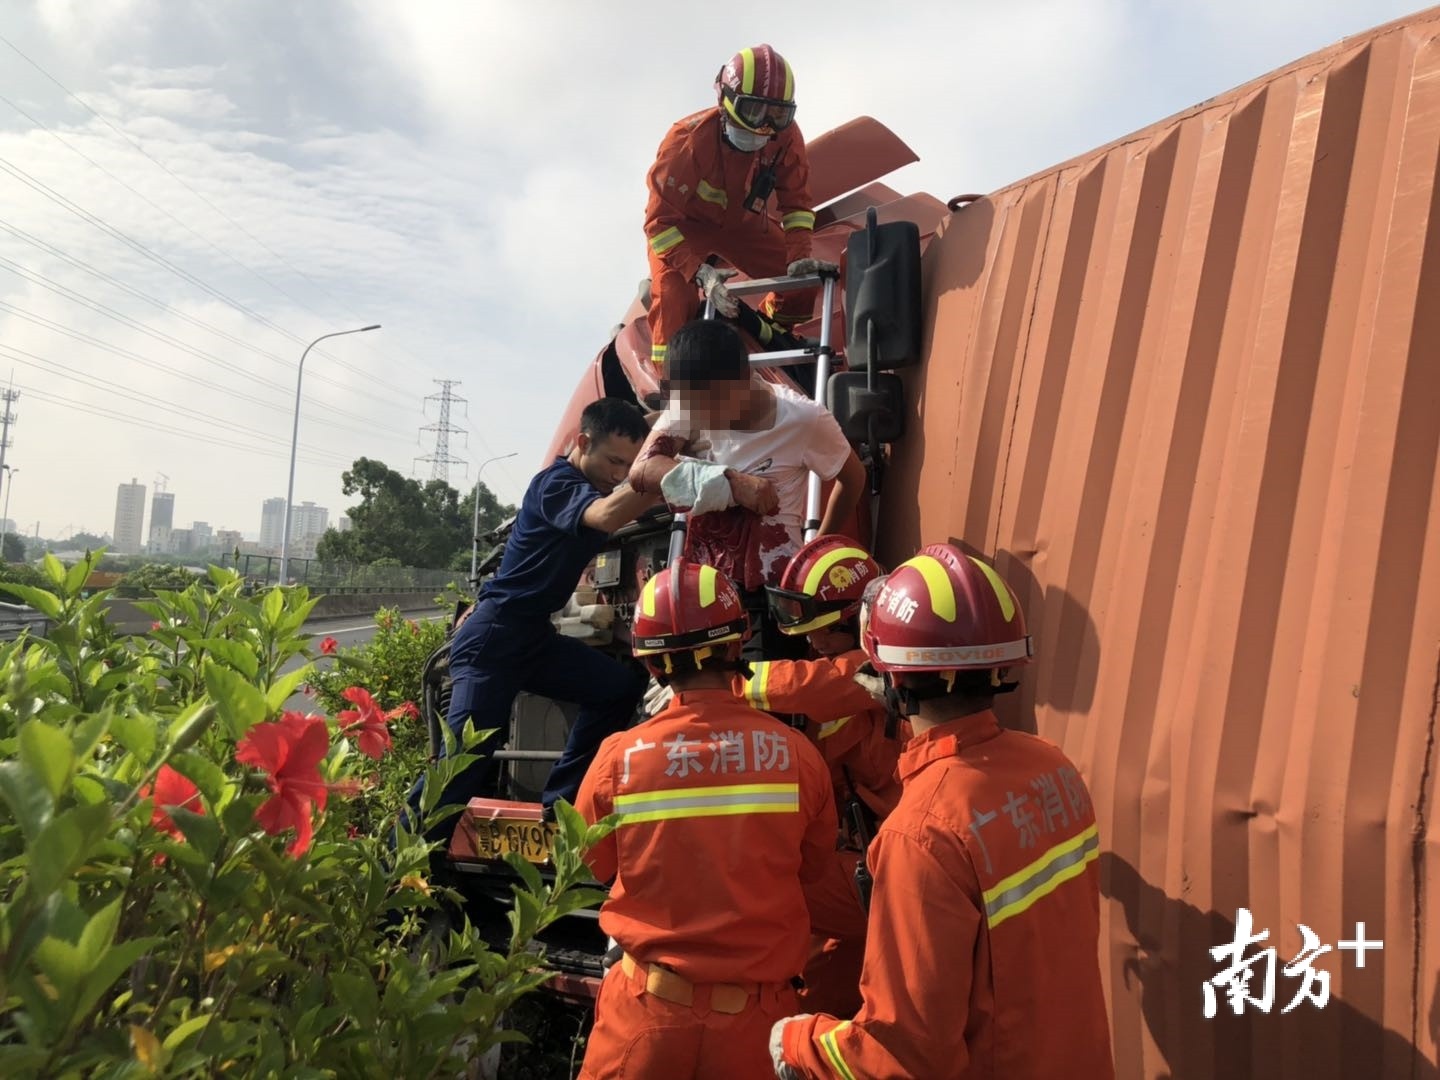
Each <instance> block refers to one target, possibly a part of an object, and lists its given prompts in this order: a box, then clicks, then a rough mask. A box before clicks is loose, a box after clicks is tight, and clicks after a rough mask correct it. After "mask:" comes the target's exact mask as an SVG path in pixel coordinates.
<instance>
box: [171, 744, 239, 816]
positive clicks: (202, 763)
mask: <svg viewBox="0 0 1440 1080" xmlns="http://www.w3.org/2000/svg"><path fill="white" fill-rule="evenodd" d="M170 767H171V768H172V769H174V770H175V771H176V772H178V773H179V774H180V775H181V776H183V777H185V778H186V779H188V780H189V781H190V782H191V783H193V784H194V785H195V786H196V787H197V788H199V789H200V794H202V795H204V796H205V801H206V802H208V803H209V804H210V805H211V806H223V805H224V804H225V796H226V794H227V790H228V788H229V783H230V781H229V778H228V777H227V776H226V775H225V770H223V769H222V768H220V766H219V765H216V764H215V763H214V762H213V761H211V760H210V759H209V758H207V757H202V756H201V755H199V754H196V753H193V752H191V751H188V750H187V751H183V752H181V753H179V754H173V755H171V757H170Z"/></svg>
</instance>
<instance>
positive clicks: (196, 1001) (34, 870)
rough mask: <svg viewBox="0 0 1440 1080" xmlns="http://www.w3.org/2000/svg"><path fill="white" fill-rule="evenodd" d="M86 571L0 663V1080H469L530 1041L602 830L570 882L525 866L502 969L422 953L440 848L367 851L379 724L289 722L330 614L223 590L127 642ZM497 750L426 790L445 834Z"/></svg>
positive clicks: (462, 946) (439, 773)
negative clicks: (552, 955)
mask: <svg viewBox="0 0 1440 1080" xmlns="http://www.w3.org/2000/svg"><path fill="white" fill-rule="evenodd" d="M92 562H93V560H85V561H82V562H80V563H78V564H76V565H75V566H73V567H71V568H70V569H69V570H68V571H67V570H66V568H65V567H63V566H61V565H60V564H59V563H58V562H57V561H56V560H55V559H53V558H47V560H46V564H45V569H46V573H47V575H48V576H49V580H50V582H51V583H52V585H53V586H54V587H55V588H56V590H57V593H58V595H56V594H52V593H48V592H44V591H42V590H39V589H27V588H25V587H23V586H16V587H13V588H14V589H15V591H17V592H18V593H19V594H20V595H21V598H22V599H24V600H25V602H27V603H30V604H32V605H34V606H35V607H37V608H38V609H40V610H41V611H43V612H45V614H47V615H48V616H49V617H50V618H51V619H52V620H53V621H54V623H55V625H54V628H53V630H52V631H51V633H50V637H49V638H48V639H46V640H43V641H30V640H27V639H23V638H22V639H21V640H20V641H17V642H13V643H9V644H6V645H4V646H0V801H3V802H4V803H5V804H6V805H7V806H8V811H9V812H8V813H6V814H0V1076H5V1077H66V1078H68V1077H81V1076H84V1077H131V1076H133V1077H141V1076H150V1075H162V1076H167V1077H184V1076H199V1075H217V1074H219V1073H224V1074H225V1075H227V1076H236V1077H271V1076H286V1077H312V1076H313V1077H321V1076H345V1077H351V1076H354V1077H369V1076H374V1077H386V1078H394V1077H401V1076H404V1077H411V1076H416V1077H424V1076H432V1075H456V1074H458V1073H461V1072H463V1071H464V1068H465V1065H466V1063H467V1062H469V1061H470V1060H473V1058H474V1057H476V1056H477V1055H479V1054H481V1053H483V1052H484V1051H485V1050H486V1049H487V1047H489V1046H492V1045H494V1044H496V1043H498V1042H503V1041H508V1040H510V1039H514V1038H517V1037H518V1036H517V1035H516V1034H515V1033H514V1032H507V1031H505V1030H504V1029H503V1027H502V1026H501V1025H502V1021H501V1017H502V1015H503V1014H504V1012H505V1010H507V1009H508V1008H510V1006H511V1005H513V1004H514V1003H515V1002H516V1001H518V1000H520V999H521V998H522V997H523V996H524V995H525V994H527V993H529V992H530V991H531V990H533V989H534V988H535V987H536V986H538V985H540V984H541V983H543V981H544V980H545V978H546V977H547V976H546V974H545V973H543V972H539V971H537V970H536V957H535V954H534V952H533V951H532V950H533V946H532V940H533V938H534V935H535V934H536V933H537V932H538V931H539V930H540V929H542V928H543V927H544V926H546V925H548V924H549V923H550V922H552V921H554V919H556V918H558V917H560V916H561V915H562V914H564V913H565V912H567V911H570V910H574V909H575V908H578V907H581V906H585V905H587V904H590V903H593V902H594V901H595V900H597V899H598V897H599V894H598V893H597V892H596V891H595V890H593V889H588V888H583V887H578V886H579V883H581V882H583V881H584V880H586V878H587V875H586V873H585V871H584V869H583V865H582V863H581V861H580V852H581V851H582V850H583V847H584V845H585V844H586V843H587V842H593V840H594V839H595V838H597V837H598V836H599V835H602V834H603V830H604V827H603V826H598V827H596V828H593V829H590V830H587V829H586V827H585V824H584V822H583V820H582V819H581V818H580V817H579V815H578V814H577V813H576V812H575V811H574V810H573V809H571V808H570V807H568V806H564V805H563V804H562V806H561V807H560V808H559V809H560V815H561V835H560V836H559V837H557V845H556V856H555V859H556V881H555V884H554V885H553V886H546V885H544V884H543V883H542V882H541V881H540V879H539V875H538V874H536V873H535V871H534V869H533V868H532V867H530V866H529V865H528V864H524V865H523V866H522V865H520V864H518V863H517V864H516V869H517V872H518V873H519V874H520V877H521V884H520V885H518V886H517V887H516V903H515V907H514V910H513V911H512V913H511V927H512V934H511V939H510V942H509V946H508V949H507V950H506V951H505V952H503V953H498V952H493V951H491V950H489V949H488V948H487V947H486V946H485V945H484V944H483V943H482V942H481V941H480V940H479V938H478V937H477V936H476V935H475V934H474V933H473V932H472V931H471V929H470V928H469V926H468V924H462V927H461V929H460V930H458V931H452V932H448V933H443V934H437V933H425V932H423V927H424V921H425V920H426V919H427V918H428V917H429V916H430V915H431V914H432V913H433V912H434V911H435V910H436V909H437V904H438V901H439V900H440V899H441V896H440V890H439V889H438V888H435V887H433V886H431V885H430V884H429V883H428V882H427V880H426V874H427V872H428V867H429V854H430V851H429V847H428V845H426V844H424V843H423V842H421V841H419V840H418V839H417V838H416V836H415V835H414V834H413V833H411V832H409V831H402V832H401V833H400V834H399V836H398V837H397V840H396V846H395V849H394V850H393V851H391V850H389V849H387V846H386V843H385V840H384V838H383V837H373V836H365V835H361V836H357V837H351V836H349V835H347V832H348V829H347V823H346V814H345V813H344V812H343V810H344V807H345V804H346V803H347V802H348V801H349V800H350V799H352V798H353V797H354V796H353V793H354V791H355V789H356V788H357V787H358V786H360V785H361V784H362V783H363V782H364V778H365V776H366V774H368V772H369V771H370V770H371V769H372V768H373V767H374V763H373V762H372V760H371V759H370V758H369V757H366V756H365V755H366V754H367V753H379V754H383V753H384V750H385V747H384V742H385V732H386V730H387V724H386V721H385V718H384V717H383V715H382V714H381V713H380V711H379V708H378V706H376V705H373V704H367V705H365V706H364V707H363V708H358V709H355V710H353V711H355V712H357V713H360V714H361V715H359V716H356V717H349V718H339V717H337V718H335V719H330V718H327V717H323V716H318V715H310V716H305V715H301V714H299V713H283V712H282V706H283V703H284V702H285V700H286V699H287V698H288V697H289V696H290V695H291V694H292V693H293V692H294V690H295V688H296V687H297V686H298V685H300V683H301V682H302V681H303V680H305V679H307V678H309V677H310V676H311V671H310V665H309V664H302V665H301V666H300V667H299V668H298V669H296V670H294V671H292V672H289V673H283V674H282V671H283V669H284V668H285V666H286V664H287V661H292V660H293V659H294V658H296V657H297V656H298V657H300V658H301V659H302V660H304V659H309V658H310V656H311V654H310V653H309V652H308V651H307V640H308V639H307V636H306V635H304V634H302V632H301V631H302V627H303V624H304V622H305V619H306V617H307V616H308V614H309V612H310V609H311V607H313V604H314V601H312V600H310V599H309V598H308V596H307V595H306V593H305V591H304V590H303V589H291V590H280V589H275V590H272V591H270V592H268V593H266V594H265V595H264V596H263V597H258V598H255V599H254V600H251V599H247V598H245V597H244V596H243V595H242V594H241V580H240V578H239V577H238V576H237V575H235V574H233V573H231V572H229V571H225V570H219V569H215V568H212V569H211V571H210V582H209V584H210V586H211V587H210V588H208V589H207V588H203V587H201V586H200V585H198V584H196V585H192V586H190V587H189V588H187V589H186V590H184V591H183V592H174V593H161V594H159V595H158V596H157V597H156V598H155V600H153V601H150V602H147V603H145V604H142V606H143V607H145V609H146V610H147V611H148V612H149V613H150V614H151V616H152V618H154V619H155V621H156V623H157V624H158V625H157V626H156V628H155V629H154V630H153V631H152V632H151V633H150V634H149V635H147V636H125V635H119V634H116V633H114V632H112V631H111V630H110V628H109V627H108V626H107V624H106V623H105V619H104V613H103V612H104V608H103V605H104V602H105V600H106V595H105V594H104V593H100V594H98V595H97V596H94V597H91V598H89V599H82V598H81V596H80V589H81V586H82V584H83V582H84V581H85V578H86V577H87V576H88V574H89V572H90V569H91V563H92ZM479 737H480V736H479V734H477V733H475V732H474V731H467V732H466V735H465V739H464V743H463V745H462V746H461V747H460V748H459V750H460V751H461V752H458V753H456V754H454V755H452V756H451V757H449V758H447V759H446V760H445V761H444V762H443V763H441V764H440V765H437V766H436V767H434V768H432V769H431V770H430V773H429V776H428V778H427V788H426V796H425V799H424V805H423V808H422V809H423V810H424V811H425V812H426V823H427V824H430V823H433V822H434V821H435V820H437V819H438V817H439V816H440V815H438V814H436V813H435V812H434V807H433V803H434V801H435V799H436V797H437V796H438V793H439V791H440V789H441V788H442V787H443V785H444V783H445V782H446V780H447V779H448V778H449V777H450V776H452V775H453V774H454V772H455V770H457V769H459V768H463V767H464V766H465V765H466V764H467V763H468V762H470V761H472V760H473V756H472V755H469V754H467V753H464V752H463V751H464V750H465V749H466V748H467V747H470V746H473V745H475V742H476V741H477V740H478V739H479Z"/></svg>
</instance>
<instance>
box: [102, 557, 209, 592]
mask: <svg viewBox="0 0 1440 1080" xmlns="http://www.w3.org/2000/svg"><path fill="white" fill-rule="evenodd" d="M199 580H200V575H199V574H196V573H195V572H194V571H193V570H187V569H185V567H183V566H174V565H167V564H165V563H146V564H145V565H143V566H139V567H136V568H135V569H134V570H131V571H130V572H129V573H127V574H126V575H125V576H124V577H122V578H121V579H120V583H119V584H118V585H117V586H116V587H115V593H116V595H118V596H126V597H135V596H152V595H154V594H155V593H157V592H159V591H161V590H164V589H168V590H171V591H175V590H179V589H184V588H188V587H189V586H191V585H193V584H195V582H197V581H199Z"/></svg>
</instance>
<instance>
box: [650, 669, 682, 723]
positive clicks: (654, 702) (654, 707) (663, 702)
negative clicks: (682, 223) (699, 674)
mask: <svg viewBox="0 0 1440 1080" xmlns="http://www.w3.org/2000/svg"><path fill="white" fill-rule="evenodd" d="M674 697H675V691H674V689H673V688H672V687H669V686H661V685H660V684H659V683H658V682H656V681H655V676H653V675H652V676H650V685H649V686H647V687H646V688H645V697H644V706H645V715H646V716H647V717H649V716H654V715H655V714H656V713H658V712H659V711H660V710H661V709H663V708H665V706H667V705H669V704H670V702H671V700H673V699H674Z"/></svg>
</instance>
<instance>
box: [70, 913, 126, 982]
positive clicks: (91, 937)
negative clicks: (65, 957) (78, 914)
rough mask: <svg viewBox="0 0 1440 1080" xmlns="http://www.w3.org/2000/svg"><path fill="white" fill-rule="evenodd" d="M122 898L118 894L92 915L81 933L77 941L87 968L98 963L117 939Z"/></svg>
mask: <svg viewBox="0 0 1440 1080" xmlns="http://www.w3.org/2000/svg"><path fill="white" fill-rule="evenodd" d="M121 899H122V898H121V897H119V896H117V897H116V898H115V899H114V900H112V901H111V902H110V903H108V904H106V905H105V906H104V907H102V908H101V909H100V910H99V911H97V912H96V913H95V914H94V915H92V916H90V921H89V922H88V923H86V924H85V929H84V931H83V932H82V933H81V934H80V940H79V941H78V942H76V946H77V947H78V948H79V950H80V956H81V959H82V960H83V961H84V962H85V966H86V967H87V968H92V967H94V966H95V965H96V964H98V963H99V962H100V958H101V957H102V956H104V955H105V953H106V952H107V951H109V949H110V944H111V942H113V941H114V940H115V928H116V927H117V926H119V925H120V901H121Z"/></svg>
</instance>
